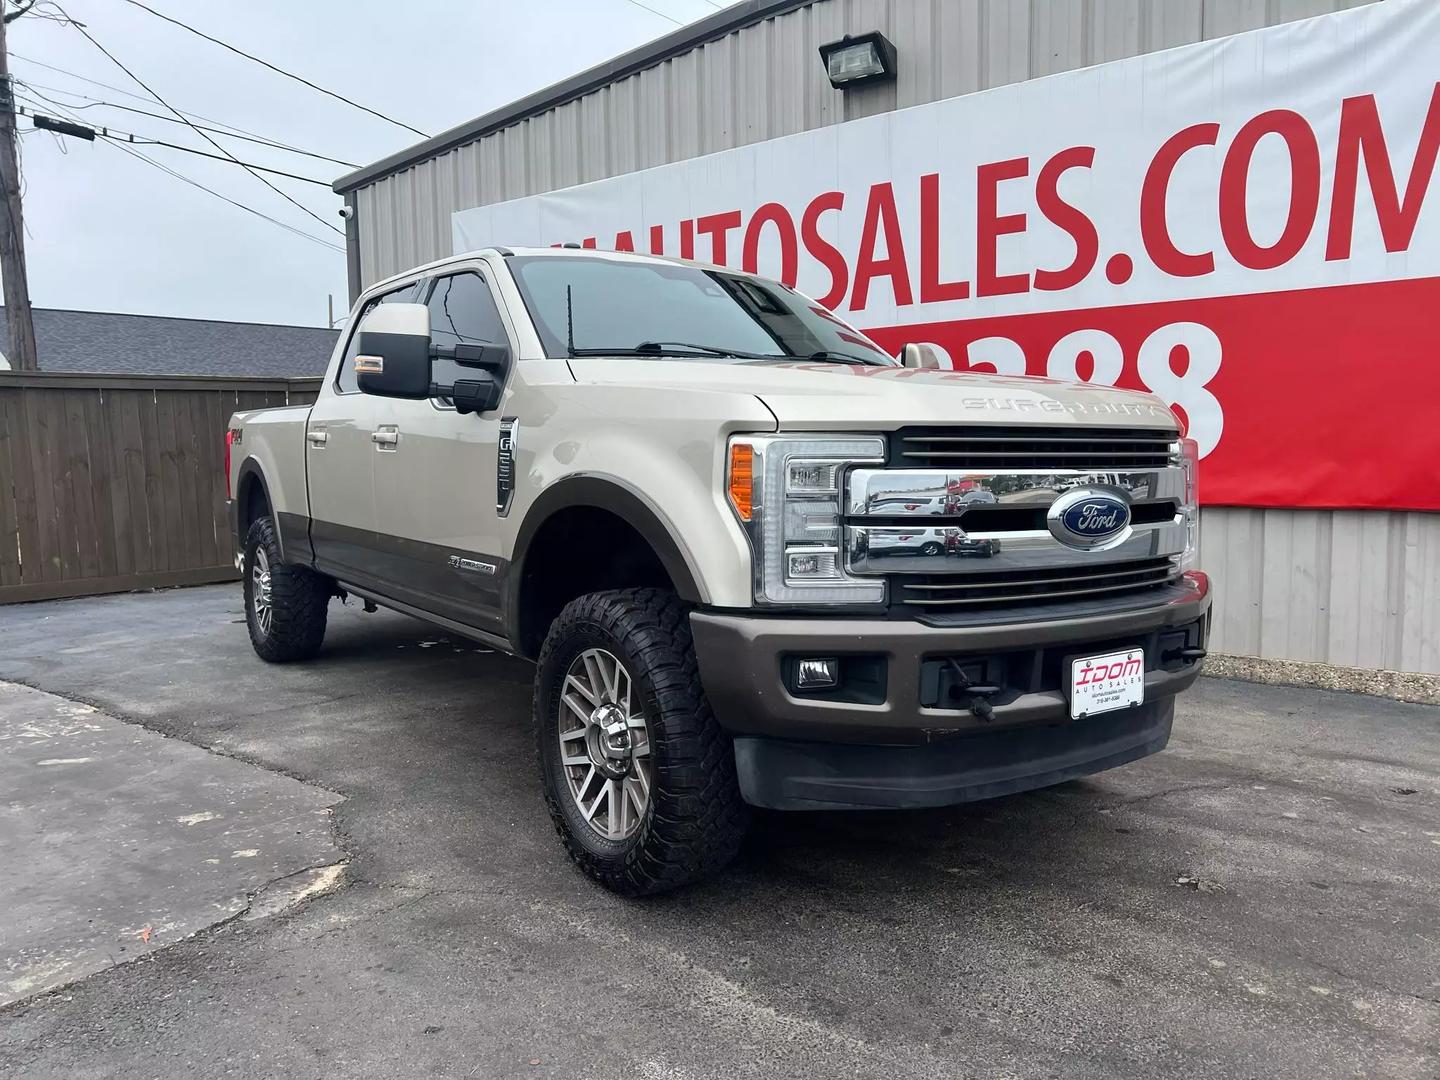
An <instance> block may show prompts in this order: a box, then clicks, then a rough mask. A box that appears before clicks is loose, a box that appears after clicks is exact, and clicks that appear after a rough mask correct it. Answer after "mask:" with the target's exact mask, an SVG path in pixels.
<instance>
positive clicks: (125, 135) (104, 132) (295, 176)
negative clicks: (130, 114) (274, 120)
mask: <svg viewBox="0 0 1440 1080" xmlns="http://www.w3.org/2000/svg"><path fill="white" fill-rule="evenodd" d="M16 112H18V113H20V114H21V115H22V116H29V117H30V119H31V122H32V123H33V122H34V121H35V120H37V119H43V118H44V117H43V114H38V113H36V112H35V110H34V108H33V107H32V108H20V109H17V110H16ZM76 123H77V124H79V126H81V127H83V128H84V129H85V130H86V131H88V132H90V133H91V135H89V136H84V137H86V138H93V137H95V136H99V137H100V138H102V139H110V140H112V141H113V142H123V143H129V144H131V145H132V146H134V145H140V146H163V147H165V148H166V149H168V150H182V151H184V152H185V153H187V154H194V155H196V156H197V157H203V158H209V159H210V160H212V161H223V162H225V164H227V165H243V166H244V167H245V168H247V169H258V170H260V171H261V172H268V173H274V174H275V175H276V176H283V177H285V178H287V179H289V180H303V181H305V183H307V184H315V185H316V186H318V187H323V188H327V189H328V188H329V187H330V184H329V182H328V181H325V180H316V179H315V178H314V177H313V176H301V175H300V174H299V173H292V172H286V171H285V170H284V169H272V168H271V167H270V166H268V165H256V164H255V163H254V162H253V161H237V160H236V159H235V158H233V157H231V156H229V155H226V156H225V157H221V156H220V155H219V154H207V153H206V152H205V151H204V150H196V149H195V148H194V147H192V146H182V145H180V144H179V143H172V142H165V141H164V140H163V139H152V138H149V137H148V136H145V135H136V134H134V133H133V132H129V131H118V130H112V129H111V128H107V127H94V126H92V125H90V124H85V123H82V122H80V121H76ZM35 126H36V127H43V126H44V125H42V124H36V125H35ZM72 134H76V135H79V134H80V133H79V132H74V133H72Z"/></svg>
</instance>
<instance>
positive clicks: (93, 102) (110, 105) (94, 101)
mask: <svg viewBox="0 0 1440 1080" xmlns="http://www.w3.org/2000/svg"><path fill="white" fill-rule="evenodd" d="M15 82H17V83H19V84H20V85H21V86H23V87H25V89H26V90H28V91H29V92H30V93H32V94H34V95H35V96H36V97H37V98H39V99H40V100H41V101H47V102H49V103H50V104H51V105H55V106H61V105H63V106H65V107H67V108H70V109H74V110H76V111H77V112H78V111H80V110H83V109H93V108H95V107H96V106H97V105H103V106H104V107H105V108H107V109H120V110H122V111H124V112H130V113H135V114H137V115H139V116H148V117H150V118H151V119H152V120H164V121H165V122H166V123H167V124H181V123H184V121H183V120H176V119H175V117H173V116H165V115H164V114H163V113H157V112H147V111H146V110H144V109H137V108H134V107H133V106H130V105H120V104H117V103H116V102H113V101H102V100H101V99H99V98H92V97H89V96H88V95H86V94H77V93H75V92H73V91H71V90H59V89H57V88H56V87H53V86H41V84H39V83H32V82H26V81H25V80H24V79H15ZM37 88H38V89H37ZM42 89H43V90H53V91H55V92H56V93H58V94H68V95H69V96H70V97H78V98H80V99H81V100H82V101H88V102H90V104H89V105H76V104H75V103H74V102H61V101H56V100H55V99H54V98H52V97H49V96H48V95H46V94H42V93H41V92H40V90H42ZM144 100H149V99H148V98H147V99H144ZM189 115H191V116H194V115H196V114H195V113H190V114H189ZM193 126H194V127H196V128H198V129H199V130H201V131H211V132H214V133H215V134H216V135H225V136H227V137H229V138H231V139H242V140H244V141H245V142H252V143H257V144H259V145H260V146H269V147H271V148H273V149H275V150H287V151H289V152H290V153H292V154H303V155H304V156H305V157H312V158H315V159H317V160H319V161H330V162H334V163H335V164H336V165H344V166H347V167H349V168H351V169H358V168H359V167H360V166H358V165H356V164H355V163H354V162H351V161H341V160H340V159H339V158H333V157H330V156H328V155H327V154H317V153H315V152H314V151H311V150H302V149H300V147H298V146H291V145H290V144H289V143H283V142H279V141H277V140H275V139H267V138H265V137H264V136H263V135H238V134H236V133H235V132H233V131H226V130H225V129H224V128H218V127H206V126H205V125H204V124H195V125H193Z"/></svg>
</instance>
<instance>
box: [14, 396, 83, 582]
mask: <svg viewBox="0 0 1440 1080" xmlns="http://www.w3.org/2000/svg"><path fill="white" fill-rule="evenodd" d="M25 410H26V411H25V415H26V417H27V419H28V420H29V421H30V465H31V468H32V469H33V470H34V475H35V521H36V523H37V524H38V525H39V527H40V546H39V550H38V551H37V552H36V554H37V555H38V559H37V566H38V567H39V570H40V578H41V580H44V581H63V580H67V579H73V578H75V577H78V576H79V575H78V573H77V569H76V566H75V544H74V542H73V540H72V539H70V538H68V537H67V536H66V535H65V533H64V532H63V531H62V529H61V525H60V499H61V498H62V497H63V494H64V489H65V484H66V478H65V475H64V459H63V458H62V457H61V455H60V453H59V451H58V447H59V444H60V441H61V438H60V436H59V435H57V432H56V427H57V425H58V426H59V427H60V428H62V429H63V427H64V424H65V412H64V397H63V393H62V391H58V390H31V391H29V392H28V393H27V394H26V395H25ZM67 541H68V543H67Z"/></svg>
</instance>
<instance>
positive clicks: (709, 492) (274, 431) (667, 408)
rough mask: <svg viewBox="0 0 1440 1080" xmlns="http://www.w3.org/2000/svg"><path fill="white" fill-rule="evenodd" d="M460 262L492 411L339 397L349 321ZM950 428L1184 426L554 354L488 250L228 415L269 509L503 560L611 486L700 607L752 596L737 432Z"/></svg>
mask: <svg viewBox="0 0 1440 1080" xmlns="http://www.w3.org/2000/svg"><path fill="white" fill-rule="evenodd" d="M516 254H525V255H536V256H540V255H563V256H570V257H573V256H576V255H580V254H582V253H581V252H577V251H574V250H562V251H552V250H551V249H536V250H531V249H527V250H525V251H524V252H516ZM583 254H586V255H593V256H594V257H603V258H616V259H648V258H650V257H649V256H642V255H620V254H615V253H610V252H605V253H598V252H595V253H590V252H587V253H583ZM463 269H475V270H478V271H480V272H481V273H482V275H483V276H484V278H485V279H486V281H487V282H488V283H489V285H490V288H491V290H492V294H493V296H494V299H495V301H496V304H497V306H498V308H499V310H500V312H501V315H502V318H503V320H504V322H505V326H506V329H507V331H508V332H509V334H510V339H511V346H512V352H513V356H514V362H513V363H512V364H511V366H510V369H509V373H508V375H507V377H506V384H505V388H504V393H503V398H502V400H501V403H500V406H499V407H498V408H496V409H494V410H492V411H490V412H487V413H484V414H481V415H460V414H457V413H456V412H455V410H454V409H453V408H450V407H448V406H446V405H444V404H443V403H441V402H439V401H437V400H434V399H431V400H422V401H408V400H400V399H389V398H378V397H372V396H370V395H366V394H361V393H349V394H342V393H339V392H338V391H337V389H336V380H337V376H338V374H339V372H338V368H339V364H340V361H341V359H342V357H343V356H344V353H345V348H346V344H347V341H348V338H349V335H350V334H351V333H353V332H354V331H355V327H354V325H353V323H354V319H355V315H356V314H357V313H358V312H359V311H360V310H361V309H362V308H363V307H364V304H365V302H366V301H367V300H368V299H370V298H371V297H373V296H376V295H379V294H381V293H384V292H389V291H392V290H394V289H395V288H396V287H397V286H400V285H403V284H405V283H406V282H409V281H416V280H420V279H423V278H427V277H432V276H435V275H437V274H442V273H451V272H454V271H456V270H463ZM727 272H731V273H733V271H727ZM501 417H514V418H515V419H516V422H517V433H516V440H515V466H516V467H515V478H516V479H515V490H514V497H513V501H512V503H511V506H510V508H509V510H508V513H506V514H505V515H504V516H501V515H499V514H498V513H497V511H496V508H495V487H496V479H495V478H496V455H497V445H498V438H499V428H500V419H501ZM957 422H964V423H967V424H997V425H1015V424H1025V425H1056V426H1084V427H1101V426H1116V427H1121V426H1123V427H1129V428H1137V427H1153V428H1155V429H1157V430H1165V431H1174V430H1175V426H1176V425H1175V420H1174V418H1173V416H1172V414H1171V413H1170V411H1169V409H1167V408H1166V407H1165V405H1164V404H1163V403H1162V402H1161V401H1159V400H1158V399H1157V398H1155V397H1153V396H1151V395H1149V394H1142V393H1136V392H1132V391H1126V390H1117V389H1111V388H1106V387H1096V386H1088V385H1078V384H1071V383H1062V382H1056V381H1051V380H1047V379H1039V378H1014V377H1002V376H995V375H983V374H977V373H965V372H951V371H929V370H916V369H905V368H899V367H894V368H860V367H854V366H848V365H843V364H816V363H795V364H767V365H754V364H741V363H736V364H727V363H719V362H713V361H708V360H707V361H704V362H696V361H689V360H664V359H643V360H637V359H622V358H577V359H573V360H570V359H565V358H557V357H549V356H546V355H545V350H544V348H543V346H542V344H541V341H540V338H539V335H538V334H537V333H536V330H535V328H534V326H533V325H532V323H531V321H530V319H529V316H528V314H527V311H526V308H525V304H524V302H523V300H522V298H521V296H520V293H519V291H518V289H517V287H516V285H515V283H514V281H513V279H512V278H511V276H510V273H509V271H508V269H507V268H506V266H505V257H504V256H503V255H502V254H501V253H500V252H497V251H483V252H476V253H471V254H467V255H463V256H457V257H454V258H450V259H445V260H441V261H439V262H436V263H432V264H429V265H427V266H424V267H419V268H417V269H415V270H412V271H410V272H408V273H406V274H402V275H397V276H396V277H394V278H391V279H388V280H386V281H383V282H380V283H378V284H376V285H375V286H372V287H371V288H370V289H369V290H368V291H367V292H366V293H365V294H363V295H362V296H361V297H360V298H359V300H358V301H357V303H356V305H355V308H354V309H353V311H352V317H351V326H350V328H349V329H348V330H347V332H346V333H345V334H342V335H341V338H340V340H339V342H338V343H337V345H336V348H335V352H334V355H333V356H332V357H331V361H330V365H329V368H328V369H327V372H326V376H325V379H324V381H323V385H322V388H321V390H320V394H319V397H318V399H317V401H316V403H315V405H314V407H313V408H308V407H304V406H291V407H286V408H282V409H264V410H257V411H251V412H242V413H236V414H235V416H234V417H233V418H232V419H231V422H230V426H231V428H232V429H240V430H242V431H243V437H242V440H241V444H240V446H239V447H237V452H236V453H234V454H232V464H231V468H232V475H231V481H232V485H233V484H235V483H236V482H237V481H238V478H239V470H240V469H241V468H242V466H243V464H244V462H245V461H247V460H251V461H253V462H254V463H255V465H256V466H258V468H259V470H260V472H261V474H262V475H263V477H264V479H265V482H266V485H267V487H268V491H269V494H270V497H271V501H272V506H273V509H274V510H275V511H277V512H282V513H291V514H296V515H300V516H302V517H308V518H312V519H315V520H317V521H331V522H335V523H337V524H341V525H349V526H352V527H355V528H360V529H374V530H376V531H378V532H381V533H386V534H389V535H391V536H399V537H403V538H407V539H412V540H417V541H422V542H425V543H430V544H437V545H442V546H446V547H452V548H454V549H455V550H457V551H469V552H485V553H491V554H493V555H495V556H498V557H499V558H501V559H504V560H510V559H511V558H512V555H513V553H514V548H515V542H516V538H517V535H518V534H519V532H520V530H521V528H522V525H523V523H524V522H525V521H526V517H527V514H528V513H529V511H530V510H531V507H532V506H533V505H534V503H535V501H536V500H537V499H538V498H539V497H540V496H541V495H542V494H543V493H544V492H545V491H546V490H547V489H549V488H550V487H552V486H553V485H555V484H556V483H559V482H561V481H563V480H565V479H567V478H569V477H576V476H587V477H597V478H603V479H606V480H608V481H609V482H612V483H614V484H616V485H618V486H620V487H623V488H625V489H627V490H628V491H629V492H631V493H632V494H633V495H635V496H638V497H639V498H640V499H641V500H642V501H643V502H644V503H646V504H647V505H648V506H649V508H650V509H651V510H652V511H653V512H654V514H655V516H656V517H657V518H658V519H659V521H660V522H661V523H662V525H663V526H664V527H665V528H666V529H667V531H668V532H669V533H670V535H671V537H672V538H673V539H674V540H675V542H676V544H677V546H678V548H679V550H680V552H681V553H682V555H683V557H684V559H685V561H686V563H687V565H688V566H689V569H690V571H691V574H692V576H693V578H694V580H695V582H696V584H697V586H698V590H699V592H700V599H701V601H702V602H704V603H708V604H713V605H716V606H721V607H728V608H746V607H750V606H751V605H752V601H753V596H752V583H753V577H752V570H751V554H750V549H749V545H748V543H747V540H746V537H745V534H744V533H743V531H742V529H741V527H740V524H739V523H738V521H737V520H736V517H735V514H734V513H733V511H732V510H731V508H730V506H729V505H728V503H727V499H726V495H725V483H724V481H725V464H726V462H725V458H726V452H727V441H728V439H729V437H730V436H731V435H732V434H735V433H739V432H757V433H765V432H773V431H777V430H779V431H818V430H825V431H833V432H836V433H869V432H883V431H887V430H893V429H895V428H897V427H901V426H903V425H908V424H935V423H957ZM385 425H393V426H394V427H396V428H397V429H398V431H399V437H400V440H401V443H400V445H401V448H402V449H401V452H399V453H393V454H387V453H383V452H376V450H375V447H374V445H372V443H371V433H372V432H373V431H375V430H377V429H378V428H380V427H382V426H385ZM322 431H323V434H324V436H325V439H324V442H325V445H324V447H323V449H317V448H316V446H315V445H314V443H313V442H312V441H311V438H310V434H311V433H319V432H322ZM307 473H308V475H307Z"/></svg>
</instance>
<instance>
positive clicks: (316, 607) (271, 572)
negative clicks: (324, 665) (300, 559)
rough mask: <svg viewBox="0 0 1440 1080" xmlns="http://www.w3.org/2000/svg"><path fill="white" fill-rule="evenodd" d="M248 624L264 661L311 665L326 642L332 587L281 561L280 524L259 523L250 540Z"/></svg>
mask: <svg viewBox="0 0 1440 1080" xmlns="http://www.w3.org/2000/svg"><path fill="white" fill-rule="evenodd" d="M242 573H243V581H244V588H245V623H246V625H247V626H248V627H249V628H250V644H252V645H253V646H255V652H256V653H257V654H258V655H259V657H260V659H262V660H268V661H270V662H271V663H274V664H283V663H287V662H289V661H291V660H309V659H310V658H311V657H312V656H314V655H315V654H316V653H318V652H319V651H320V643H321V642H322V641H324V640H325V616H326V611H327V609H328V608H329V606H330V592H331V589H330V582H329V580H328V579H327V578H325V577H324V576H323V575H321V574H317V573H316V572H315V571H314V570H311V569H310V568H309V567H306V566H296V565H295V564H293V563H282V562H281V561H280V544H279V541H278V540H276V538H275V523H274V521H273V520H272V519H270V518H268V517H262V518H258V519H257V520H256V521H255V522H254V524H252V525H251V526H250V532H249V533H248V534H246V536H245V559H244V562H243V564H242Z"/></svg>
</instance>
